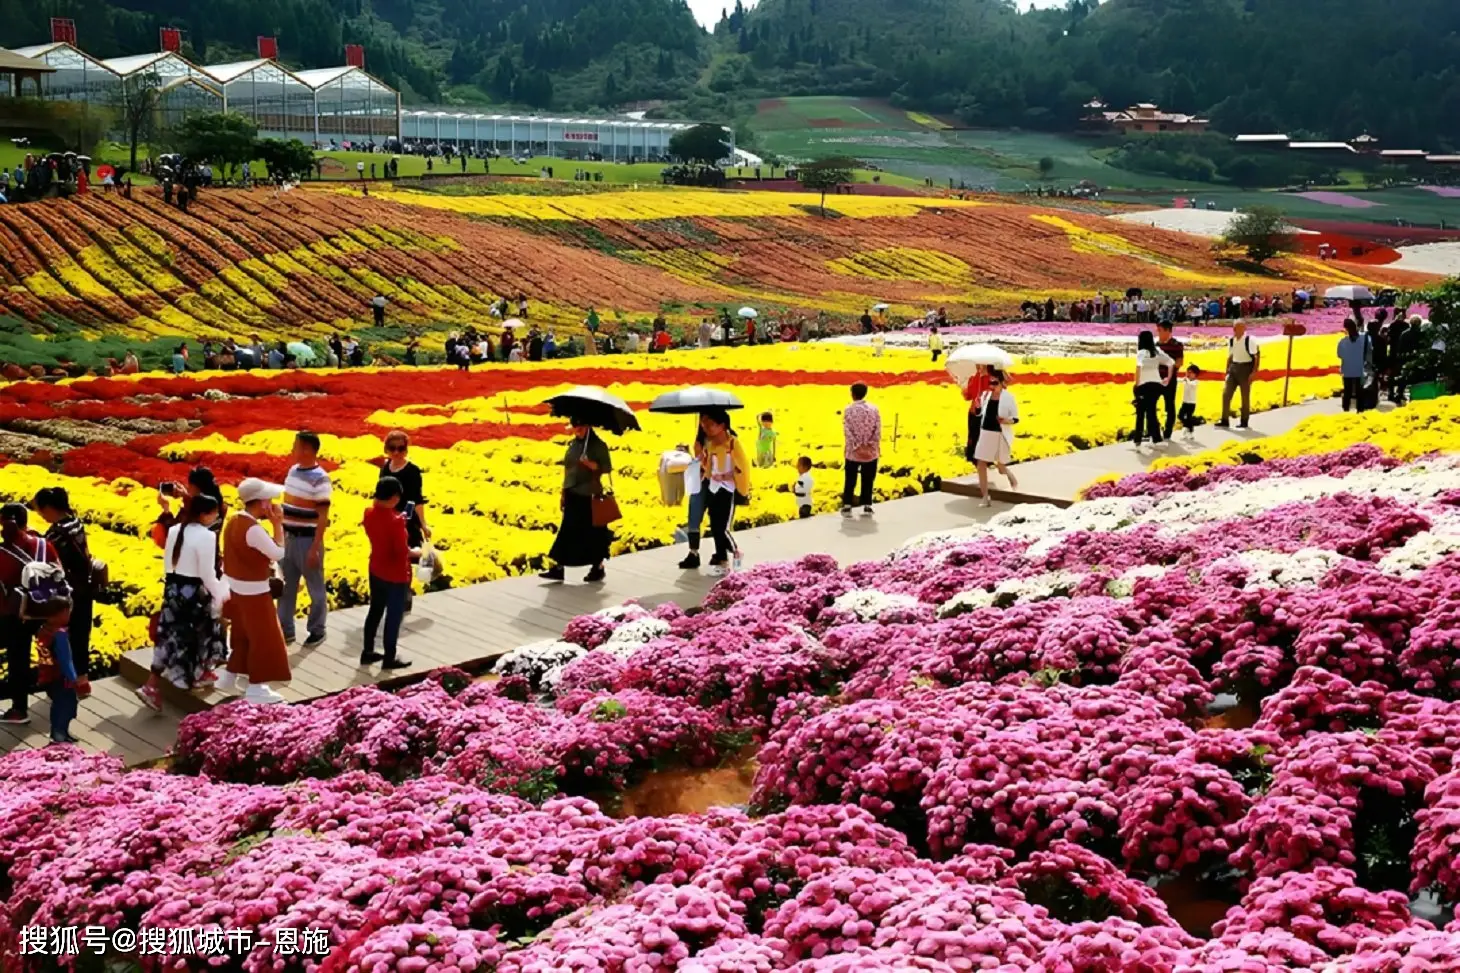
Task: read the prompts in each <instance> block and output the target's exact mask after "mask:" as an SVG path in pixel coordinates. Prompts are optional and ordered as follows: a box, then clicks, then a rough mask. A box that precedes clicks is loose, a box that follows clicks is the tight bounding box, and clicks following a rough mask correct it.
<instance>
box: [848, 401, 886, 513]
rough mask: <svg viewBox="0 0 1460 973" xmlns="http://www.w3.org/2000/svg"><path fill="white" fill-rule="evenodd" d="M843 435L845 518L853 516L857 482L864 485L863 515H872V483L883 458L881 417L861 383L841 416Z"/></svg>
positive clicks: (862, 498)
mask: <svg viewBox="0 0 1460 973" xmlns="http://www.w3.org/2000/svg"><path fill="white" fill-rule="evenodd" d="M842 435H843V438H844V439H845V444H846V453H845V463H844V465H843V468H844V469H845V471H846V484H845V489H844V490H843V491H842V516H843V517H850V516H851V515H852V504H853V503H854V502H855V501H856V499H857V492H856V487H857V480H858V478H859V477H860V478H861V482H862V490H861V502H862V513H863V514H864V515H866V516H868V517H870V516H871V515H872V482H873V481H874V480H875V479H876V478H877V461H878V460H879V459H881V457H882V414H881V413H880V412H878V411H877V407H876V406H875V405H873V404H872V403H870V402H868V401H867V386H866V384H865V383H862V382H858V383H856V384H855V385H853V386H852V404H851V405H849V406H847V408H846V410H845V411H844V412H843V413H842Z"/></svg>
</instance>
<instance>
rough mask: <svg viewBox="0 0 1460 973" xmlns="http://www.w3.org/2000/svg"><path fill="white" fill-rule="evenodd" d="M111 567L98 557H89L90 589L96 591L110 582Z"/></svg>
mask: <svg viewBox="0 0 1460 973" xmlns="http://www.w3.org/2000/svg"><path fill="white" fill-rule="evenodd" d="M111 579H112V575H111V569H110V568H108V567H107V566H106V562H105V561H103V560H102V559H101V558H99V557H94V558H92V559H91V590H93V591H97V590H100V589H102V588H105V587H106V586H107V585H108V584H110V583H111Z"/></svg>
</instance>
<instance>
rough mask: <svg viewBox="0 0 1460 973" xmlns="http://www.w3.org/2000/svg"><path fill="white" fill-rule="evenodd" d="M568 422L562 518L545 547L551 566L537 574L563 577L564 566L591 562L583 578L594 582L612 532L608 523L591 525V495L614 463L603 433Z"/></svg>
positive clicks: (579, 422)
mask: <svg viewBox="0 0 1460 973" xmlns="http://www.w3.org/2000/svg"><path fill="white" fill-rule="evenodd" d="M569 425H571V426H572V427H573V438H572V440H570V441H569V443H568V452H567V454H566V455H565V456H564V457H563V493H562V497H561V499H560V501H559V504H560V506H561V507H562V511H563V522H562V524H561V525H560V526H559V527H558V538H557V540H555V541H553V546H552V550H550V551H548V557H549V558H551V559H552V561H553V566H552V567H551V568H549V569H548V570H546V571H544V572H542V574H541V575H539V577H541V578H543V579H544V580H547V581H562V580H563V568H579V567H587V566H590V565H591V566H592V570H590V571H589V572H588V575H587V577H585V578H584V579H583V580H584V581H586V582H588V583H589V584H594V583H596V582H599V581H602V580H603V579H604V577H605V576H606V575H605V572H604V570H603V562H605V561H607V560H608V545H609V543H610V542H612V540H613V532H612V531H610V530H609V529H608V528H607V527H595V526H593V498H594V497H595V496H597V495H598V494H599V493H600V492H601V491H602V487H601V486H600V481H601V479H602V477H604V476H606V475H608V473H609V472H611V471H612V469H613V463H612V460H611V459H610V458H609V455H608V444H607V443H605V442H604V441H603V437H602V436H598V435H595V434H594V432H593V429H592V427H591V426H589V425H588V424H587V423H585V422H583V421H582V420H581V419H570V420H569Z"/></svg>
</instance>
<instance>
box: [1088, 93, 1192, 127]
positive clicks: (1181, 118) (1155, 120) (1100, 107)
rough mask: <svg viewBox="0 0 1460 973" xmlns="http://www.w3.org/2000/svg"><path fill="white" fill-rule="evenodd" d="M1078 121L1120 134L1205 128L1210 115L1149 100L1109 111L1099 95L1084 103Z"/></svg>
mask: <svg viewBox="0 0 1460 973" xmlns="http://www.w3.org/2000/svg"><path fill="white" fill-rule="evenodd" d="M1081 122H1082V123H1083V124H1084V126H1085V127H1086V128H1087V129H1090V130H1093V131H1105V132H1120V133H1121V134H1122V135H1131V134H1154V133H1159V132H1205V131H1206V130H1207V129H1208V128H1209V127H1211V121H1210V120H1209V119H1206V118H1201V117H1199V116H1197V115H1183V114H1181V113H1180V112H1168V111H1162V110H1161V109H1160V108H1159V107H1157V106H1156V105H1153V104H1151V103H1150V102H1145V101H1143V102H1141V103H1140V104H1136V105H1131V106H1130V107H1129V108H1126V109H1122V110H1116V111H1112V110H1111V109H1110V107H1109V106H1108V105H1106V104H1105V103H1104V102H1102V101H1100V100H1098V99H1097V100H1095V101H1092V102H1090V103H1089V104H1087V105H1085V115H1084V116H1083V117H1082V118H1081Z"/></svg>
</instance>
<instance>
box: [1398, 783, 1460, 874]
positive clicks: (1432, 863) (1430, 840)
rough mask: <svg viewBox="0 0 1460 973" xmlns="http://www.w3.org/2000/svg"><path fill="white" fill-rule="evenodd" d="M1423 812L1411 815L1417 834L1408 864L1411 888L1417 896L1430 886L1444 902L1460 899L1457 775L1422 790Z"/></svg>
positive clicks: (1459, 809) (1459, 816)
mask: <svg viewBox="0 0 1460 973" xmlns="http://www.w3.org/2000/svg"><path fill="white" fill-rule="evenodd" d="M1425 805H1426V807H1425V808H1424V810H1422V811H1420V812H1419V813H1417V814H1416V815H1415V820H1416V822H1417V823H1418V824H1419V832H1418V834H1417V835H1416V836H1415V839H1414V850H1413V852H1412V853H1411V855H1410V860H1411V863H1412V865H1413V868H1414V882H1413V883H1412V885H1411V888H1412V889H1413V890H1414V891H1416V892H1418V891H1419V890H1421V889H1424V888H1428V887H1430V886H1434V887H1435V888H1437V889H1439V890H1440V892H1441V894H1442V895H1443V897H1444V898H1445V899H1446V900H1447V901H1454V900H1456V899H1457V898H1460V857H1457V855H1456V848H1460V774H1457V773H1449V774H1446V775H1445V776H1443V777H1440V778H1437V779H1436V780H1434V781H1433V782H1431V783H1430V785H1429V787H1428V788H1426V790H1425Z"/></svg>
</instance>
